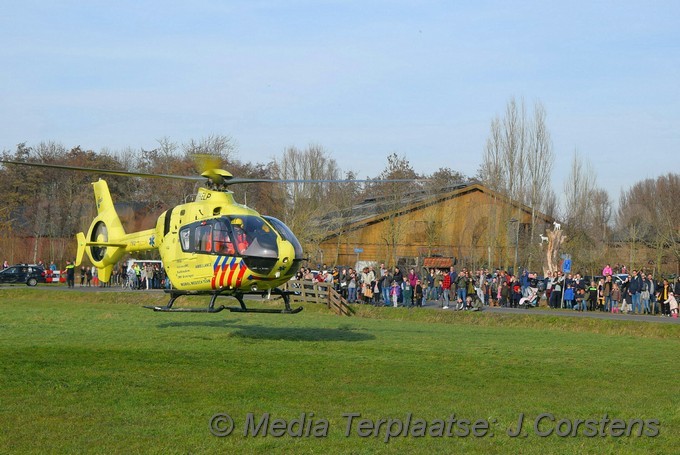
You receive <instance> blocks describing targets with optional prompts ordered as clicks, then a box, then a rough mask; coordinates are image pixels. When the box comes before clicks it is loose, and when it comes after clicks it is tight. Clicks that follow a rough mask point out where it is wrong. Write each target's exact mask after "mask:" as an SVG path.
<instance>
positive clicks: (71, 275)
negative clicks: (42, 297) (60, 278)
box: [66, 261, 76, 288]
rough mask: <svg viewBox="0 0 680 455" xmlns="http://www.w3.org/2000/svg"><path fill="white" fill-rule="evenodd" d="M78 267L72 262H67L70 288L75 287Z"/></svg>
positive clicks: (67, 282) (67, 279) (67, 283)
mask: <svg viewBox="0 0 680 455" xmlns="http://www.w3.org/2000/svg"><path fill="white" fill-rule="evenodd" d="M75 281H76V266H75V265H73V263H72V262H71V261H66V285H67V286H68V287H70V288H72V287H74V286H75Z"/></svg>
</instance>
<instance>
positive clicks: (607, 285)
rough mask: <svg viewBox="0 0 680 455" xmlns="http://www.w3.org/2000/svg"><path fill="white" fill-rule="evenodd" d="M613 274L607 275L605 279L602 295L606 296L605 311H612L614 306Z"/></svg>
mask: <svg viewBox="0 0 680 455" xmlns="http://www.w3.org/2000/svg"><path fill="white" fill-rule="evenodd" d="M613 284H614V283H613V282H612V276H611V275H607V276H606V277H605V279H604V284H603V285H602V295H603V296H604V311H611V308H612V298H611V294H612V289H613Z"/></svg>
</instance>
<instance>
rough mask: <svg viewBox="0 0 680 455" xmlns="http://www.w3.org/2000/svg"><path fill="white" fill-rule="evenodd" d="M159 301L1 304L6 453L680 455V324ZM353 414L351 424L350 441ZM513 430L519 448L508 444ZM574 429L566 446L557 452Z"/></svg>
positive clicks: (68, 296) (103, 297)
mask: <svg viewBox="0 0 680 455" xmlns="http://www.w3.org/2000/svg"><path fill="white" fill-rule="evenodd" d="M165 300H166V297H165V296H164V295H163V294H160V293H146V292H128V293H95V292H80V291H78V290H77V289H76V290H75V291H68V290H46V289H45V288H44V287H42V288H37V289H26V288H23V287H15V288H1V289H0V315H1V316H0V390H1V391H2V394H1V395H0V396H1V397H2V398H1V402H0V426H1V427H2V433H1V436H0V452H2V453H41V454H42V453H164V454H165V453H485V454H486V453H522V454H532V453H540V454H546V453H593V454H595V453H597V454H621V453H659V454H661V453H678V446H677V435H678V428H680V398H678V379H679V378H678V373H679V372H680V367H679V362H678V353H679V352H680V325H678V324H654V323H643V322H628V321H601V320H591V319H577V318H572V317H561V316H543V315H541V316H540V317H538V316H536V315H533V314H527V313H526V312H518V314H517V315H500V314H490V313H473V314H467V313H444V312H439V311H433V310H428V309H421V310H410V311H409V310H402V309H391V308H384V309H381V308H372V307H371V308H367V307H360V308H358V311H357V314H356V315H355V316H354V317H350V318H348V317H340V316H335V315H332V314H330V313H329V312H328V311H327V310H325V309H324V308H323V307H318V306H308V307H306V308H305V310H304V311H303V312H302V313H299V314H297V315H281V316H279V315H267V314H249V315H242V314H236V313H226V312H222V313H219V314H215V315H209V314H186V313H154V312H152V311H149V310H145V309H142V308H141V305H142V304H146V305H148V304H162V303H165ZM204 302H205V300H201V303H204ZM180 303H182V300H180V301H178V304H180ZM263 305H266V304H263ZM221 413H226V414H228V415H229V416H230V417H231V419H232V420H233V433H232V434H230V435H229V436H224V437H217V436H214V435H213V434H212V433H211V431H210V428H209V421H210V420H211V417H212V416H214V415H216V414H221ZM266 413H269V416H270V417H269V422H268V423H269V427H268V430H269V431H270V433H269V434H268V435H267V436H263V434H262V433H264V432H265V424H264V423H262V426H259V425H260V423H261V422H263V420H262V419H263V418H264V416H265V415H266ZM350 413H354V414H361V417H354V418H353V420H352V425H351V428H350V431H349V434H346V432H347V426H348V420H349V417H347V415H348V414H350ZM544 413H550V414H552V415H553V416H554V417H555V422H551V421H550V420H549V417H545V418H543V419H542V420H541V422H540V424H539V425H538V426H537V428H536V430H534V427H533V424H534V421H535V420H536V418H537V417H538V416H540V415H542V414H544ZM409 414H410V415H411V417H410V419H411V423H410V426H409V428H408V429H407V428H405V427H406V424H407V423H406V421H407V419H408V415H409ZM452 414H453V415H455V417H453V418H455V419H456V423H452V424H451V425H452V426H451V433H452V435H451V436H447V435H446V432H447V431H448V429H447V428H446V425H447V424H448V423H451V422H449V421H451V420H452V418H451V415H452ZM520 414H524V415H525V424H524V431H523V434H522V435H520V436H518V437H511V436H510V435H508V433H507V432H508V429H511V430H514V427H515V425H516V422H517V420H518V417H519V415H520ZM605 415H606V416H607V418H608V419H620V420H622V421H623V424H626V425H628V424H629V423H631V422H630V421H631V419H641V421H642V422H638V423H635V422H632V434H631V435H630V436H625V435H624V436H613V435H611V432H612V431H613V432H617V431H618V430H617V429H616V428H614V429H612V426H614V427H616V426H617V425H619V423H614V424H613V425H612V423H610V422H603V418H604V416H605ZM249 416H251V417H250V419H251V423H250V424H247V423H246V421H247V419H248V418H249ZM301 417H304V421H296V419H297V420H302V419H301ZM360 419H365V420H366V422H362V423H360V422H359V420H360ZM380 419H383V420H385V421H389V422H385V423H384V424H379V421H380ZM562 419H567V420H568V421H569V422H571V423H569V422H567V421H564V422H561V423H560V425H558V422H557V421H559V420H562ZM577 419H580V420H588V419H592V420H595V421H596V422H595V423H593V422H590V423H588V425H590V429H591V430H592V429H593V428H595V432H596V433H597V432H599V431H600V427H599V425H603V430H602V431H603V434H604V435H603V436H600V435H594V436H593V435H592V431H590V430H589V429H588V427H587V426H586V424H585V423H583V424H579V423H574V421H575V420H577ZM390 420H391V421H390ZM460 420H470V421H472V422H474V421H478V420H479V421H481V422H479V423H478V426H477V433H478V434H482V433H485V435H484V436H473V435H472V434H470V435H468V436H467V437H463V436H457V435H456V432H458V433H464V431H463V430H464V429H465V428H468V431H469V432H471V431H472V426H471V424H470V425H466V424H465V423H464V422H462V423H461V422H460ZM284 421H285V422H284ZM485 421H486V422H488V425H489V429H488V430H486V431H484V430H483V429H482V428H483V426H484V422H485ZM654 421H658V424H657V423H655V422H654ZM214 424H215V426H214V431H221V430H225V429H226V428H227V426H228V425H227V424H226V423H223V422H222V421H220V420H219V418H217V419H216V420H215V422H214ZM285 424H288V425H290V426H291V429H290V432H291V433H292V434H290V435H289V434H287V431H288V430H287V429H285V428H283V429H281V428H282V426H283V425H285ZM400 425H401V428H400ZM371 426H375V427H376V429H375V436H374V435H373V433H372V432H371V430H370V427H371ZM568 426H571V427H577V428H576V430H575V432H576V436H559V435H556V434H555V433H556V432H557V433H561V434H562V433H568V432H569V428H567V427H568ZM424 428H426V430H424ZM617 428H618V427H617ZM400 429H401V433H400V432H399V430H400ZM639 429H642V430H643V435H642V436H637V432H638V430H639ZM254 430H257V434H255V435H254V434H252V433H254V432H255V431H254ZM550 430H553V433H552V434H551V435H549V436H541V435H539V434H538V433H544V432H549V431H550ZM244 431H247V432H248V434H247V435H244ZM428 431H429V432H430V433H428ZM572 431H574V430H572ZM281 432H283V433H284V434H283V435H282V436H277V435H278V434H279V433H281ZM297 433H302V434H303V435H302V436H296V434H297ZM305 433H307V434H306V435H305ZM397 433H400V434H401V435H396V434H397ZM654 433H658V435H656V436H650V435H649V434H654ZM367 434H368V435H367ZM391 434H395V436H393V437H392V436H391ZM423 434H424V435H423ZM315 435H316V436H315ZM324 435H325V436H324ZM386 439H387V440H388V441H387V442H386Z"/></svg>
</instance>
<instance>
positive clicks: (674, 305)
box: [664, 292, 678, 318]
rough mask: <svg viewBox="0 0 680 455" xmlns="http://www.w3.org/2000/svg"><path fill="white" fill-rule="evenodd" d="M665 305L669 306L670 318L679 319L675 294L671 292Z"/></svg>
mask: <svg viewBox="0 0 680 455" xmlns="http://www.w3.org/2000/svg"><path fill="white" fill-rule="evenodd" d="M664 303H667V304H668V309H669V310H670V316H672V317H674V318H677V317H678V301H677V300H676V299H675V293H674V292H670V293H669V294H668V300H666V301H665V302H664Z"/></svg>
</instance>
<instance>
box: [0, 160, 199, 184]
mask: <svg viewBox="0 0 680 455" xmlns="http://www.w3.org/2000/svg"><path fill="white" fill-rule="evenodd" d="M0 163H4V164H17V165H20V166H33V167H46V168H52V169H64V170H68V171H79V172H91V173H94V174H107V175H119V176H122V177H144V178H147V177H150V178H166V179H179V180H194V181H197V180H198V181H200V180H205V177H202V176H198V175H193V176H192V175H173V174H149V173H146V172H129V171H118V170H114V169H97V168H91V167H80V166H66V165H63V164H48V163H31V162H28V161H8V160H0Z"/></svg>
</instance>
